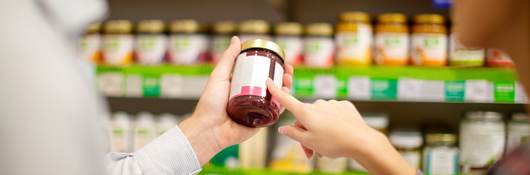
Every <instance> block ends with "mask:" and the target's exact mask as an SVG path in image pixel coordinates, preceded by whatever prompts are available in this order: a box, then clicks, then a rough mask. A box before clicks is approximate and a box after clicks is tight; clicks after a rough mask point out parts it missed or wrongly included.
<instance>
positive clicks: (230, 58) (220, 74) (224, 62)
mask: <svg viewBox="0 0 530 175" xmlns="http://www.w3.org/2000/svg"><path fill="white" fill-rule="evenodd" d="M240 51H241V42H240V41H239V38H238V37H237V36H234V37H232V39H231V40H230V46H228V48H227V49H226V50H225V51H224V53H223V56H222V57H221V59H220V60H219V62H218V63H217V66H215V69H214V70H213V71H212V74H211V76H210V78H211V79H213V80H229V79H230V74H231V73H232V67H233V66H234V62H235V60H236V57H237V55H238V54H239V52H240Z"/></svg>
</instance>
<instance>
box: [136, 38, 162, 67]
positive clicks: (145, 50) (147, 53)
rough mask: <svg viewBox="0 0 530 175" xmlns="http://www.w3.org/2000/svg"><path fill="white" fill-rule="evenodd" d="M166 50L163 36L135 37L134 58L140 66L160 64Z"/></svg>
mask: <svg viewBox="0 0 530 175" xmlns="http://www.w3.org/2000/svg"><path fill="white" fill-rule="evenodd" d="M166 50H167V37H166V36H165V35H163V34H156V35H152V34H143V35H142V34H140V35H138V36H137V37H136V58H137V59H138V62H139V63H140V64H160V63H162V61H163V60H164V56H165V54H166Z"/></svg>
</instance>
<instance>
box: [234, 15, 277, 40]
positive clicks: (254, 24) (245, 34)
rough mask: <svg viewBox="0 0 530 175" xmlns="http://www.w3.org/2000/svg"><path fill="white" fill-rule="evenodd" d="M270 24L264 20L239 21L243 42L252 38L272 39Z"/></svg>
mask: <svg viewBox="0 0 530 175" xmlns="http://www.w3.org/2000/svg"><path fill="white" fill-rule="evenodd" d="M269 31H270V26H269V23H267V21H264V20H246V21H242V22H241V23H239V26H238V32H239V39H241V42H245V41H247V40H252V39H264V40H270V36H269Z"/></svg>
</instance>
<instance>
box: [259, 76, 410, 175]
mask: <svg viewBox="0 0 530 175" xmlns="http://www.w3.org/2000/svg"><path fill="white" fill-rule="evenodd" d="M267 88H268V89H269V91H270V92H271V94H272V96H273V97H274V98H275V99H276V100H278V102H279V103H280V104H281V105H282V106H284V107H285V108H287V110H289V111H291V113H293V115H294V117H295V118H296V120H297V121H296V122H295V124H294V125H286V126H281V127H280V128H279V129H278V131H279V132H280V133H281V134H283V135H286V136H287V137H290V138H291V139H293V140H296V141H298V142H300V144H302V146H303V147H304V151H305V152H306V155H308V156H311V155H312V154H313V151H314V152H316V153H317V154H319V155H323V156H327V157H332V158H335V157H350V158H354V159H355V160H357V161H359V163H361V165H363V166H364V167H365V168H366V169H367V170H368V171H369V172H370V174H384V175H392V174H399V175H406V174H410V175H413V174H415V173H416V170H415V169H414V168H412V167H411V166H410V165H408V163H407V162H406V161H405V160H404V159H403V158H402V157H401V156H400V155H399V153H398V152H397V151H396V150H395V149H394V148H393V147H392V145H391V144H390V142H389V141H388V140H387V139H386V137H385V136H384V135H383V134H382V133H380V132H378V131H376V130H374V129H372V128H370V127H369V126H368V125H366V124H365V123H364V121H363V119H362V117H361V115H360V114H359V112H358V111H357V109H356V108H355V106H353V104H352V103H350V102H349V101H335V100H329V101H324V100H317V101H316V102H315V103H312V104H310V103H302V102H300V101H298V100H297V99H296V98H294V97H293V96H291V95H290V94H288V93H285V92H284V91H282V90H281V89H279V88H277V87H276V86H274V83H273V82H272V80H270V79H269V80H268V81H267Z"/></svg>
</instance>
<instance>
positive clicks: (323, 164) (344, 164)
mask: <svg viewBox="0 0 530 175" xmlns="http://www.w3.org/2000/svg"><path fill="white" fill-rule="evenodd" d="M317 168H318V170H320V172H324V173H342V172H346V170H347V168H348V159H347V158H344V157H340V158H328V157H319V158H317Z"/></svg>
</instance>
